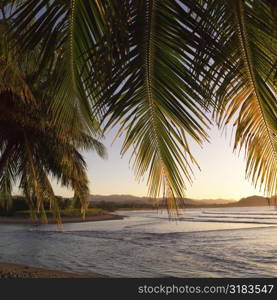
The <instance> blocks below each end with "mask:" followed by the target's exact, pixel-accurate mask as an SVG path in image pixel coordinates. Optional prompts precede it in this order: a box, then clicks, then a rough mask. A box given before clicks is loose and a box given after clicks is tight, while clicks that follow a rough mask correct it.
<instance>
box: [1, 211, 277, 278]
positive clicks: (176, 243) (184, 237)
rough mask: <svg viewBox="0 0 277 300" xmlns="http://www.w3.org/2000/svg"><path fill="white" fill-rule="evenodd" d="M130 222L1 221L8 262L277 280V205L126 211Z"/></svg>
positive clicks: (131, 273) (127, 273)
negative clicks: (175, 212)
mask: <svg viewBox="0 0 277 300" xmlns="http://www.w3.org/2000/svg"><path fill="white" fill-rule="evenodd" d="M119 213H121V214H123V215H128V216H129V217H128V218H125V219H124V220H116V221H103V222H90V223H78V224H77V223H75V224H65V225H64V232H57V230H56V226H55V225H46V226H43V227H41V226H40V227H32V226H29V225H0V261H2V262H13V263H22V264H27V265H32V266H39V267H46V268H51V269H58V270H64V271H70V272H80V273H86V274H90V273H91V274H93V273H99V274H105V275H109V276H113V277H167V276H174V277H277V212H276V210H275V209H274V208H270V207H261V208H258V207H257V208H225V209H197V210H196V209H195V210H186V211H185V212H184V214H183V217H182V219H181V220H180V221H179V222H177V223H176V222H172V221H171V222H170V221H168V219H167V215H166V213H163V214H161V213H157V212H153V211H140V212H119Z"/></svg>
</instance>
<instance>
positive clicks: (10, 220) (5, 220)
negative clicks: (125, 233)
mask: <svg viewBox="0 0 277 300" xmlns="http://www.w3.org/2000/svg"><path fill="white" fill-rule="evenodd" d="M123 219H124V216H119V215H116V214H112V213H104V214H101V215H92V216H89V215H88V216H86V218H85V220H83V218H82V217H62V223H63V224H65V223H84V222H99V221H111V220H123ZM0 224H30V225H45V224H41V223H39V222H38V221H34V220H32V219H31V218H23V217H21V218H19V217H0ZM47 224H56V220H55V219H54V218H51V217H50V218H48V222H47ZM47 224H46V225H47Z"/></svg>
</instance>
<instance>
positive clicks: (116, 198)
mask: <svg viewBox="0 0 277 300" xmlns="http://www.w3.org/2000/svg"><path fill="white" fill-rule="evenodd" d="M275 199H276V200H275ZM89 201H91V202H92V203H99V202H105V203H116V204H117V205H121V204H122V207H124V204H131V203H132V204H138V205H140V206H141V205H143V204H145V205H146V206H150V205H152V204H153V200H152V199H151V198H149V197H137V196H133V195H91V196H90V200H89ZM275 201H276V203H277V196H274V197H272V198H271V199H268V198H266V197H262V196H250V197H246V198H242V199H240V200H239V201H235V200H227V199H201V200H195V199H189V198H185V199H184V204H185V205H186V206H188V207H240V206H267V205H269V203H270V205H275V204H276V203H275ZM158 202H159V203H160V204H163V200H162V199H158Z"/></svg>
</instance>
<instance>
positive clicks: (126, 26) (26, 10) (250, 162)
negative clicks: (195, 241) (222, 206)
mask: <svg viewBox="0 0 277 300" xmlns="http://www.w3.org/2000/svg"><path fill="white" fill-rule="evenodd" d="M16 2H17V4H16V8H15V10H14V14H13V15H12V19H13V33H14V36H15V37H17V43H18V45H20V47H21V51H22V52H27V53H28V52H29V51H31V49H33V48H34V47H37V46H39V47H40V49H41V50H40V51H41V53H40V57H39V59H38V64H40V65H41V66H42V68H41V69H43V66H44V65H45V64H50V62H51V61H53V56H55V57H56V63H54V66H53V68H52V69H51V70H49V73H51V72H53V70H55V72H56V73H58V74H60V77H59V78H60V81H59V84H57V85H55V86H53V87H52V88H51V89H50V90H52V93H56V94H58V95H59V97H58V98H57V99H58V100H57V101H56V102H55V105H54V107H55V110H54V113H55V116H56V117H57V120H58V121H57V122H58V123H59V124H61V123H62V122H61V121H60V118H61V117H65V116H66V117H67V118H69V119H70V118H71V117H70V109H68V110H66V109H65V107H67V106H70V105H71V103H72V100H73V99H75V100H76V99H77V100H78V101H77V102H78V105H80V107H81V108H82V111H84V112H88V113H89V115H91V113H92V114H94V118H96V119H97V120H100V121H101V122H102V126H103V128H104V129H105V130H106V129H108V128H111V127H113V126H115V125H117V126H119V127H120V129H119V133H118V134H122V133H124V134H125V140H124V143H123V146H122V153H123V154H124V153H126V152H127V151H128V150H129V149H132V153H133V155H132V157H133V166H134V170H135V173H136V175H137V177H138V178H141V177H143V176H145V174H148V184H149V195H150V196H152V197H158V196H159V195H160V194H161V193H163V194H164V197H165V198H166V199H167V203H168V208H169V210H170V211H172V208H177V206H178V204H179V202H180V199H182V198H183V197H184V190H185V188H186V183H187V182H190V181H191V180H192V169H191V166H192V164H193V163H195V164H197V163H196V160H195V158H194V156H193V153H191V151H190V143H189V142H188V141H189V140H191V139H192V140H194V141H196V142H197V143H199V144H202V143H203V141H205V140H207V139H208V135H207V129H208V127H209V125H210V123H211V122H210V120H209V118H208V116H209V114H210V113H212V115H213V117H214V121H215V122H216V123H217V124H218V125H219V126H224V125H227V124H233V126H234V128H235V132H236V134H235V144H234V149H242V148H244V149H245V153H246V174H247V177H248V178H250V179H251V180H252V182H253V184H254V185H255V186H258V185H259V186H260V187H261V188H263V189H264V192H265V193H266V194H268V195H272V194H274V193H276V189H277V171H276V168H277V101H276V67H277V64H276V61H277V16H276V15H277V14H276V10H277V8H276V7H277V5H276V2H275V1H269V0H232V1H230V0H86V1H82V0H64V1H55V0H52V1H47V0H21V1H16ZM26 28H27V29H26ZM52 65H53V64H52ZM44 71H45V70H44ZM58 111H59V112H61V111H62V113H60V114H59V115H58V114H57V112H58ZM86 121H87V122H88V124H89V122H90V121H89V118H86Z"/></svg>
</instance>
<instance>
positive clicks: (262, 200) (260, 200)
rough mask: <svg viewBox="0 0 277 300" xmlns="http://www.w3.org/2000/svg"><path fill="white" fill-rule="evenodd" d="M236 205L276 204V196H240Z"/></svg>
mask: <svg viewBox="0 0 277 300" xmlns="http://www.w3.org/2000/svg"><path fill="white" fill-rule="evenodd" d="M237 204H238V206H267V205H269V204H270V205H276V204H277V197H276V196H274V197H272V198H266V197H262V196H250V197H246V198H242V199H241V200H240V201H238V203H237Z"/></svg>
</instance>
